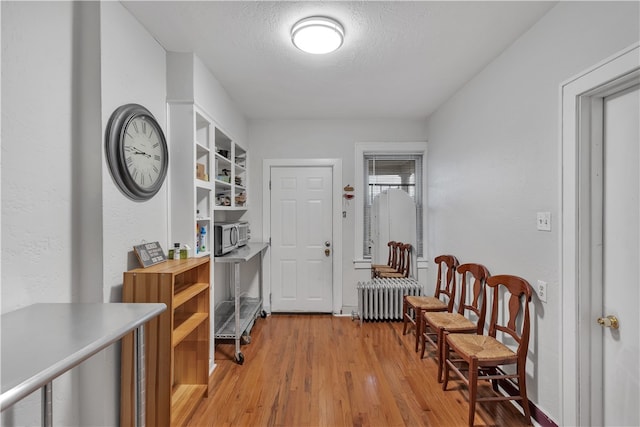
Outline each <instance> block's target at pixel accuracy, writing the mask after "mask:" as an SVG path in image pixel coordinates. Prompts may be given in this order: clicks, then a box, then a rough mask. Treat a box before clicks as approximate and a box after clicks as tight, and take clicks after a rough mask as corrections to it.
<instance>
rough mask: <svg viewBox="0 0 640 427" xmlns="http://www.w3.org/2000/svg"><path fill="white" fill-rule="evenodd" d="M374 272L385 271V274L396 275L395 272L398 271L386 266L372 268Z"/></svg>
mask: <svg viewBox="0 0 640 427" xmlns="http://www.w3.org/2000/svg"><path fill="white" fill-rule="evenodd" d="M374 270H377V271H386V272H388V273H397V272H398V270H396V269H395V268H393V267H389V266H386V267H374Z"/></svg>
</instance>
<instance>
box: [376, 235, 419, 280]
mask: <svg viewBox="0 0 640 427" xmlns="http://www.w3.org/2000/svg"><path fill="white" fill-rule="evenodd" d="M410 273H411V245H410V244H409V243H406V244H404V245H401V246H400V263H399V264H398V270H397V271H380V272H379V273H378V277H386V278H399V279H402V278H406V277H409V274H410Z"/></svg>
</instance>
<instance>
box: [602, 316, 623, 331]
mask: <svg viewBox="0 0 640 427" xmlns="http://www.w3.org/2000/svg"><path fill="white" fill-rule="evenodd" d="M598 324H599V325H602V326H604V327H605V328H613V329H618V328H619V327H620V323H619V322H618V318H617V317H616V316H607V317H598Z"/></svg>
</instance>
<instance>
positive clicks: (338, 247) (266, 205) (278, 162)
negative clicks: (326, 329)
mask: <svg viewBox="0 0 640 427" xmlns="http://www.w3.org/2000/svg"><path fill="white" fill-rule="evenodd" d="M287 166H289V167H311V166H328V167H331V169H332V180H333V189H332V194H333V201H332V203H333V207H332V224H333V237H332V240H333V242H336V243H334V245H333V295H332V300H333V301H332V306H333V314H334V315H338V314H340V312H341V310H342V247H343V245H342V159H264V160H263V161H262V238H263V241H265V242H268V241H269V238H270V237H271V206H270V202H271V197H270V194H269V192H270V190H269V181H270V177H271V168H272V167H287ZM263 275H264V281H263V293H262V295H264V296H265V299H264V302H263V306H264V309H265V310H266V311H267V312H269V313H270V312H271V302H270V301H269V297H268V296H269V295H270V294H271V251H267V253H266V254H265V258H264V269H263Z"/></svg>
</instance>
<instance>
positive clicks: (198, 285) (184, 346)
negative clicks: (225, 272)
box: [120, 257, 210, 426]
mask: <svg viewBox="0 0 640 427" xmlns="http://www.w3.org/2000/svg"><path fill="white" fill-rule="evenodd" d="M209 278H210V259H209V257H202V258H189V259H183V260H169V261H166V262H164V263H162V264H158V265H154V266H152V267H148V268H145V269H142V268H138V269H135V270H131V271H128V272H126V273H124V285H123V289H122V301H123V302H154V303H157V302H159V303H164V304H166V305H167V310H166V311H165V312H164V313H162V314H161V315H160V316H158V317H157V318H155V319H153V320H151V321H149V323H148V324H147V326H146V327H145V334H144V335H145V337H144V340H145V341H144V343H145V348H146V358H145V371H146V400H145V405H146V408H145V409H146V410H145V418H146V424H147V425H149V426H169V425H171V426H177V425H183V424H185V423H186V422H187V421H188V420H189V418H190V417H191V415H192V414H193V412H194V411H195V409H196V408H197V406H198V405H199V404H200V402H201V401H202V399H203V398H204V397H207V396H208V392H209V390H208V383H209V340H210V331H209V327H210V326H209V325H210V320H209V316H210V312H209V292H210V279H209ZM133 348H134V343H133V336H132V335H131V334H130V335H128V336H126V337H125V338H123V343H122V364H121V369H122V374H121V376H122V382H121V419H120V425H121V426H133V425H134V424H135V422H134V421H135V420H134V414H135V401H134V398H133V396H134V384H135V375H134V372H135V371H134V369H133V368H134V366H135V365H134V351H133Z"/></svg>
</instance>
